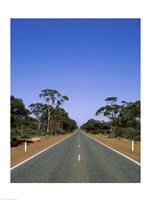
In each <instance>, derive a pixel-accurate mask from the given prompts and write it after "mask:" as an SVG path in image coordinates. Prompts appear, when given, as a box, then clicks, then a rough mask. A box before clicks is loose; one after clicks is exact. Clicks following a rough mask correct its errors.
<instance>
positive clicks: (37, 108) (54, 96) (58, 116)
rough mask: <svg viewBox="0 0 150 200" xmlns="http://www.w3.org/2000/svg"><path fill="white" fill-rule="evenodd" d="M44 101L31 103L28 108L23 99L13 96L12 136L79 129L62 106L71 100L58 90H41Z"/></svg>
mask: <svg viewBox="0 0 150 200" xmlns="http://www.w3.org/2000/svg"><path fill="white" fill-rule="evenodd" d="M39 97H40V98H43V99H44V102H45V103H44V104H43V103H31V104H30V105H29V109H27V108H26V107H25V105H24V103H23V100H22V99H19V98H16V97H14V96H11V136H12V137H20V138H28V137H31V136H35V135H36V136H37V135H38V136H39V135H55V134H66V133H68V132H72V131H73V130H75V129H77V123H76V122H75V120H73V119H71V118H70V117H69V115H68V113H67V112H66V111H65V110H64V109H63V108H60V106H61V105H62V104H63V103H64V101H67V100H69V98H68V97H67V96H62V95H61V94H60V93H59V92H58V91H57V90H51V89H45V90H42V91H41V94H40V95H39Z"/></svg>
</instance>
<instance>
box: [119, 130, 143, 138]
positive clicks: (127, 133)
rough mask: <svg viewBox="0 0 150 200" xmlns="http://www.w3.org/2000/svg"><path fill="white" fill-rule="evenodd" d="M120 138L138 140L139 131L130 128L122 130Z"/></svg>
mask: <svg viewBox="0 0 150 200" xmlns="http://www.w3.org/2000/svg"><path fill="white" fill-rule="evenodd" d="M122 136H123V137H125V138H128V139H132V140H138V139H140V131H139V130H136V129H134V128H132V127H128V128H124V129H123V130H122Z"/></svg>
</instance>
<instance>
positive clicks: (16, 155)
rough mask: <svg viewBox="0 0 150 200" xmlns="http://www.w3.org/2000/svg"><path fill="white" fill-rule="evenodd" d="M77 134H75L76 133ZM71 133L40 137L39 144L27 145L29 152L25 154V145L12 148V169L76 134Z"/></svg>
mask: <svg viewBox="0 0 150 200" xmlns="http://www.w3.org/2000/svg"><path fill="white" fill-rule="evenodd" d="M74 133H75V132H74ZM74 133H69V134H66V135H57V136H49V137H40V139H41V140H40V141H39V142H33V143H28V144H27V151H26V152H25V145H24V144H22V145H19V146H17V147H11V167H13V166H15V165H17V164H19V163H20V162H22V161H24V160H26V159H28V158H29V157H31V156H33V155H34V154H36V153H38V152H40V151H42V150H44V149H46V148H47V147H49V146H51V145H53V144H55V143H57V142H59V141H61V140H63V139H65V138H67V137H68V136H70V135H72V134H74Z"/></svg>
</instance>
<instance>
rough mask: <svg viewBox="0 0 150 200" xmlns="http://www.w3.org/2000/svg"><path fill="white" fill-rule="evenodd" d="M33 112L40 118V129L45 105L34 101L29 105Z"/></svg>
mask: <svg viewBox="0 0 150 200" xmlns="http://www.w3.org/2000/svg"><path fill="white" fill-rule="evenodd" d="M29 108H30V110H31V112H32V113H33V114H34V115H35V117H36V118H37V120H38V129H40V127H41V116H42V115H43V113H44V110H45V105H44V104H42V103H32V104H30V105H29Z"/></svg>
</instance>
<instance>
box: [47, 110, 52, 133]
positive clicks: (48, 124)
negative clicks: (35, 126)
mask: <svg viewBox="0 0 150 200" xmlns="http://www.w3.org/2000/svg"><path fill="white" fill-rule="evenodd" d="M47 111H48V122H47V132H48V131H49V130H50V115H51V108H50V107H49V106H48V108H47Z"/></svg>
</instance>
